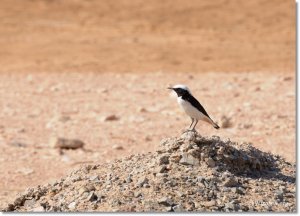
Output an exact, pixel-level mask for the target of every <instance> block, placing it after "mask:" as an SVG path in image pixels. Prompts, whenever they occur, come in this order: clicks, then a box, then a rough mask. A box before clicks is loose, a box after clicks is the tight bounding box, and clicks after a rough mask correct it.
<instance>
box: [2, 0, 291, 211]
mask: <svg viewBox="0 0 300 216" xmlns="http://www.w3.org/2000/svg"><path fill="white" fill-rule="evenodd" d="M294 4H295V3H294V2H293V1H281V0H278V1H275V0H274V1H263V0H256V1H236V0H232V1H226V0H216V1H188V2H184V5H183V4H182V3H181V1H164V2H163V3H161V1H151V3H149V4H145V2H144V1H138V0H133V1H130V3H129V1H121V0H120V1H114V3H113V4H112V3H110V1H106V2H105V3H104V1H56V0H48V1H46V0H28V1H22V2H20V1H17V0H15V1H14V0H13V1H11V0H3V1H1V7H0V35H1V37H0V46H1V50H0V65H1V67H0V79H1V82H0V107H1V112H0V120H1V121H0V138H1V139H0V145H1V157H0V163H1V166H0V172H1V173H2V175H1V176H2V180H1V181H0V207H3V206H4V205H5V203H7V201H8V200H11V199H12V198H13V197H14V196H15V194H16V193H17V192H20V191H23V190H24V189H25V188H26V187H28V186H35V185H37V184H41V183H46V182H49V181H51V180H54V179H56V178H59V177H61V176H63V175H65V174H66V173H67V172H68V171H69V170H72V169H74V168H75V167H77V166H80V165H81V164H83V163H103V162H106V161H110V160H112V159H114V158H118V157H122V156H124V155H128V154H132V153H138V152H148V151H152V150H154V149H156V147H157V145H158V143H159V142H160V140H161V139H162V138H164V137H166V136H168V137H170V136H178V135H180V133H181V131H182V130H183V129H184V128H185V127H187V126H188V125H189V124H190V119H188V118H187V117H186V116H184V115H183V114H182V112H181V111H180V110H179V108H178V107H177V104H176V101H175V99H174V98H171V97H170V96H169V92H168V91H167V90H166V87H167V86H168V85H169V84H176V83H185V84H187V85H189V86H190V88H191V89H192V90H193V92H194V94H195V96H196V97H197V98H199V100H200V102H201V103H202V104H203V105H204V107H205V108H206V110H207V111H208V113H209V114H210V115H211V117H212V118H213V119H215V120H216V121H217V122H219V123H221V119H222V116H223V115H225V116H227V117H230V118H231V121H232V124H233V125H232V127H231V128H228V129H221V130H219V131H216V130H215V129H213V128H212V127H210V126H209V125H206V124H205V123H203V124H199V125H198V127H197V128H198V130H199V131H200V132H201V133H202V134H203V135H207V136H210V135H218V136H221V137H222V138H230V139H231V140H236V141H245V142H252V143H253V144H254V145H255V146H257V147H260V148H261V149H262V150H265V151H271V152H273V153H276V154H280V155H283V156H285V157H286V158H287V160H289V161H295V75H294V73H295V29H294V26H295V13H294V12H295V8H294ZM124 72H126V73H124ZM109 115H116V116H117V117H118V118H119V119H118V120H116V121H107V122H105V121H103V118H104V117H107V116H109ZM57 136H61V137H67V138H78V139H81V140H83V141H84V142H85V143H86V150H74V151H72V150H69V151H66V152H64V154H62V155H60V154H59V153H58V152H57V150H55V149H53V148H51V147H50V143H49V140H50V139H51V138H52V137H57ZM120 146H121V147H123V149H118V147H120Z"/></svg>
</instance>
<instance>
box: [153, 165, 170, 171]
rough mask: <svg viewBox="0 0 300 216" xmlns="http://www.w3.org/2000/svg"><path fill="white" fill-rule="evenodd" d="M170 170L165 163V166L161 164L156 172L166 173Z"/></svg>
mask: <svg viewBox="0 0 300 216" xmlns="http://www.w3.org/2000/svg"><path fill="white" fill-rule="evenodd" d="M167 171H168V169H167V167H166V166H165V165H163V166H159V167H157V169H156V171H155V172H156V173H165V172H167Z"/></svg>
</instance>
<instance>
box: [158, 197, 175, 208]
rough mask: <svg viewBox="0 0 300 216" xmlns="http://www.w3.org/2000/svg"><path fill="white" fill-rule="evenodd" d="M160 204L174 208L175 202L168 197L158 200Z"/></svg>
mask: <svg viewBox="0 0 300 216" xmlns="http://www.w3.org/2000/svg"><path fill="white" fill-rule="evenodd" d="M158 204H161V205H164V206H172V204H173V202H172V200H171V199H169V198H168V197H163V198H160V199H159V200H158Z"/></svg>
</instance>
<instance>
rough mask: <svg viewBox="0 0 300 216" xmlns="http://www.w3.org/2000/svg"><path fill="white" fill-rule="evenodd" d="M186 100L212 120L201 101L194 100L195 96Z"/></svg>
mask: <svg viewBox="0 0 300 216" xmlns="http://www.w3.org/2000/svg"><path fill="white" fill-rule="evenodd" d="M184 99H185V100H187V101H188V102H190V103H191V104H192V105H193V106H194V107H196V108H197V110H199V111H200V112H202V113H203V114H204V115H205V116H207V117H208V118H209V119H211V118H210V117H209V115H208V114H207V112H206V111H205V109H204V108H203V106H202V105H201V104H200V103H199V101H198V100H197V99H196V98H194V96H193V95H189V96H188V97H186V98H184Z"/></svg>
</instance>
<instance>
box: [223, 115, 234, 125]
mask: <svg viewBox="0 0 300 216" xmlns="http://www.w3.org/2000/svg"><path fill="white" fill-rule="evenodd" d="M221 127H222V128H230V127H232V122H231V118H229V117H227V116H225V115H223V116H222V117H221Z"/></svg>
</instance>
